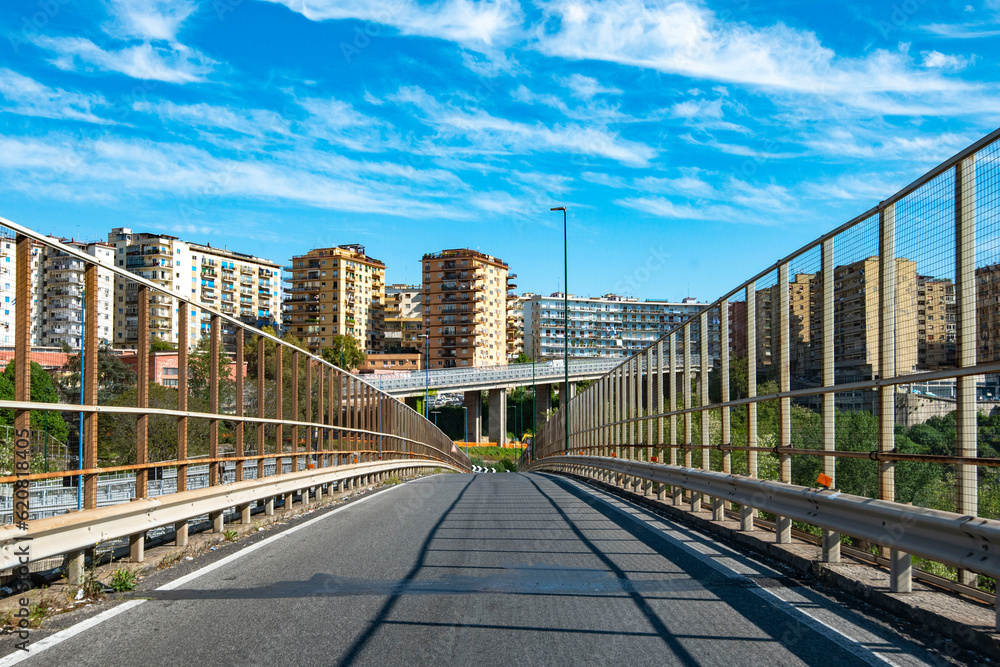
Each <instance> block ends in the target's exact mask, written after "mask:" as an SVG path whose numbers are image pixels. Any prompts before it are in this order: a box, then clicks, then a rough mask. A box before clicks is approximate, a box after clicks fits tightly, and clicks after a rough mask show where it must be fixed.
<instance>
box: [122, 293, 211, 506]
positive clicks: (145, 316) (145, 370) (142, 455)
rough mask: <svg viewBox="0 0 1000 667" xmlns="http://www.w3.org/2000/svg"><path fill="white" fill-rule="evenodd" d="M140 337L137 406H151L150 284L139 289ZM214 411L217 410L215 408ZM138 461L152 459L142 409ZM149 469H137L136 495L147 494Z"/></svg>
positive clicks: (138, 423) (137, 428)
mask: <svg viewBox="0 0 1000 667" xmlns="http://www.w3.org/2000/svg"><path fill="white" fill-rule="evenodd" d="M138 300H139V304H138V307H139V311H138V338H137V340H136V361H137V362H138V363H137V364H136V371H137V372H136V375H137V377H136V381H135V384H136V394H137V399H138V400H137V403H136V407H139V408H148V407H149V288H148V287H146V286H145V285H139V290H138ZM213 412H214V410H213ZM135 433H136V436H135V437H136V443H135V462H136V464H138V465H146V464H147V463H149V414H148V413H145V412H144V413H142V414H140V415H139V416H138V417H136V424H135ZM148 480H149V469H148V468H140V469H139V470H136V471H135V497H136V498H145V497H146V495H147V493H148V489H147V481H148Z"/></svg>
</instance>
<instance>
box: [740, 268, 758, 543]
mask: <svg viewBox="0 0 1000 667" xmlns="http://www.w3.org/2000/svg"><path fill="white" fill-rule="evenodd" d="M746 303H747V312H746V318H747V321H746V328H747V356H746V362H747V397H748V398H751V399H752V398H754V397H755V396H757V283H755V282H753V281H751V282H750V283H748V284H747V288H746ZM747 447H748V448H749V450H748V451H747V453H746V455H747V475H748V476H749V477H751V478H755V477H757V452H756V450H755V449H754V448H755V447H757V403H756V402H753V401H751V402H750V403H747ZM756 517H757V508H756V507H749V506H747V505H743V506H741V507H740V530H744V531H750V530H753V529H754V519H755V518H756Z"/></svg>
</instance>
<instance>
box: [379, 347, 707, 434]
mask: <svg viewBox="0 0 1000 667" xmlns="http://www.w3.org/2000/svg"><path fill="white" fill-rule="evenodd" d="M689 362H690V363H693V364H694V366H693V367H692V370H691V372H692V373H693V374H695V375H696V374H697V373H699V372H700V363H699V357H698V354H697V353H695V354H693V355H692V357H691V360H689ZM619 363H621V359H617V358H612V359H600V358H594V359H570V361H569V389H568V395H569V396H570V397H572V396H575V395H576V383H578V382H584V381H587V380H596V379H597V378H599V377H601V376H603V375H604V374H605V373H607V372H608V371H610V370H612V369H613V368H615V367H617V366H618V364H619ZM676 363H677V369H678V370H679V371H680V370H682V369H683V364H684V359H683V355H678V357H677V360H676ZM563 368H564V366H563V362H562V361H561V360H560V361H545V362H540V363H535V364H531V363H523V364H507V365H504V366H477V367H474V368H461V369H445V370H427V371H425V372H423V373H419V372H417V373H413V374H411V375H409V376H407V377H387V378H376V379H373V380H372V383H373V384H375V385H376V386H378V388H379V389H380V390H381V391H384V392H385V393H386V394H389V395H390V396H395V397H396V398H403V399H414V398H418V397H421V396H423V395H424V392H425V391H428V390H433V391H436V392H438V393H442V394H445V393H462V394H464V397H463V401H462V403H463V406H464V407H465V408H466V409H467V410H468V417H469V432H470V435H469V439H470V441H472V442H479V435H480V433H481V432H482V419H483V415H482V402H481V401H480V394H481V392H483V391H486V392H488V393H489V399H488V400H489V425H488V429H489V431H488V434H489V440H490V441H492V442H502V441H503V440H504V439H505V438H506V435H507V432H506V424H507V402H506V398H505V396H506V392H507V390H508V389H513V388H515V387H528V386H534V387H535V388H536V391H537V394H536V400H535V413H536V414H535V419H536V421H537V422H538V423H542V422H544V421H545V415H546V413H548V412H549V410H551V409H552V394H553V393H555V394H556V395H557V396H562V395H563V392H564V391H565V389H564V387H563V385H564V384H565V373H564V370H563ZM709 370H711V364H710V365H709Z"/></svg>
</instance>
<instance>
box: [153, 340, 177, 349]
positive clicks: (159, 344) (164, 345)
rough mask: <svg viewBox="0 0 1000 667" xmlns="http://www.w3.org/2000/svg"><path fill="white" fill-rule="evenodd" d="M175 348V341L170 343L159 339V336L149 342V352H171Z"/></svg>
mask: <svg viewBox="0 0 1000 667" xmlns="http://www.w3.org/2000/svg"><path fill="white" fill-rule="evenodd" d="M176 349H177V345H176V343H171V342H170V341H166V340H161V339H159V338H154V339H153V340H151V341H150V342H149V351H150V352H173V351H174V350H176Z"/></svg>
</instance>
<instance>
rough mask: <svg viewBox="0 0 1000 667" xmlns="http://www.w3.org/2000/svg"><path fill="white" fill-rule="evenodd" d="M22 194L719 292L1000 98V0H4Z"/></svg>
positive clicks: (926, 164) (414, 277)
mask: <svg viewBox="0 0 1000 667" xmlns="http://www.w3.org/2000/svg"><path fill="white" fill-rule="evenodd" d="M0 34H2V38H0V202H2V205H0V216H3V217H7V218H10V219H12V220H14V221H16V222H19V223H21V224H25V225H28V226H30V227H32V228H34V229H37V230H39V231H43V232H46V233H55V234H61V235H66V236H75V237H77V238H86V239H94V238H103V237H104V236H105V235H106V234H107V231H108V230H109V229H110V228H111V227H117V226H130V227H133V228H135V229H138V230H155V231H161V232H164V233H170V234H174V235H177V236H180V237H182V238H185V239H188V240H192V241H197V242H211V243H212V244H213V245H227V246H229V247H230V248H233V249H237V250H240V251H243V252H250V253H253V254H256V255H260V256H263V257H267V258H270V259H274V260H276V261H279V262H282V263H284V262H285V260H287V259H288V258H289V257H290V256H291V255H293V254H298V253H302V252H305V251H306V250H308V249H309V248H312V247H316V246H325V245H333V244H340V243H363V244H365V245H366V246H367V248H368V252H369V254H371V255H372V256H375V257H378V258H380V259H382V260H383V261H385V262H386V264H387V267H388V268H387V279H388V280H389V281H390V282H419V280H420V265H419V259H420V256H421V254H422V253H424V252H428V251H435V250H440V249H443V248H447V247H472V248H479V249H480V250H482V251H484V252H488V253H490V254H494V255H497V256H499V257H501V258H502V259H504V260H505V261H507V262H508V264H510V266H511V270H512V271H513V272H515V273H517V274H518V275H519V279H518V285H519V287H518V289H519V291H526V290H533V291H541V292H545V293H548V292H552V291H556V290H557V289H560V288H561V286H562V262H561V259H562V228H561V222H562V220H561V217H560V216H559V215H558V214H555V213H550V212H549V208H550V207H551V206H558V205H565V206H567V207H569V210H570V225H571V227H570V244H569V252H570V257H571V266H570V276H569V283H570V291H572V292H574V293H576V294H582V295H599V294H604V293H607V292H611V291H616V292H618V293H626V294H629V295H632V296H637V297H640V298H671V299H679V298H682V297H684V296H687V295H688V294H690V295H691V296H695V297H698V298H701V299H705V300H708V299H711V298H715V297H716V296H718V295H719V294H721V293H723V292H724V291H726V290H727V289H728V288H730V287H731V286H733V285H735V284H738V283H739V282H742V281H743V280H744V279H746V278H748V277H750V276H751V275H753V274H754V273H756V272H757V271H758V270H760V269H761V268H763V267H765V266H767V265H768V264H770V263H771V262H773V261H774V260H776V259H778V258H779V257H780V256H783V255H785V254H787V253H788V252H790V251H792V250H794V249H795V248H797V247H798V246H800V245H802V244H804V243H805V242H807V241H809V240H811V239H812V238H814V237H816V236H818V235H819V234H821V233H822V232H824V231H826V230H828V229H830V228H832V227H834V226H835V225H837V224H839V223H841V222H844V221H846V220H847V219H849V218H851V217H853V216H854V215H856V214H857V213H860V212H862V211H864V210H866V209H868V208H869V207H871V206H872V205H874V204H876V203H877V202H878V201H879V200H881V199H884V198H885V197H886V196H887V195H889V194H891V193H893V192H895V191H896V190H898V189H899V188H900V187H902V186H904V185H906V184H907V183H909V182H911V181H912V180H913V179H915V178H916V177H917V176H919V175H920V174H922V173H923V172H925V171H926V170H927V169H929V168H930V167H932V166H934V165H935V164H937V163H939V162H941V161H942V160H944V159H945V158H947V157H949V156H951V155H952V154H954V153H955V152H957V151H958V150H959V149H961V148H962V147H964V146H966V145H968V144H970V143H972V142H973V141H975V140H976V139H978V138H979V137H980V136H982V135H984V134H986V133H988V132H990V131H992V130H994V129H996V127H997V126H998V125H1000V91H998V86H997V81H998V65H1000V61H998V56H1000V39H997V38H998V37H1000V0H987V1H986V2H981V1H977V2H972V3H967V2H949V1H944V2H938V1H934V2H931V1H930V0H895V1H894V2H863V3H862V2H858V3H853V4H837V3H803V2H789V1H787V0H785V1H773V2H772V1H766V0H721V1H719V2H707V3H703V2H693V1H685V0H680V1H675V2H652V1H647V2H642V1H639V0H601V1H600V2H597V1H596V0H594V1H591V0H575V1H561V0H551V1H550V0H537V1H534V2H529V1H527V0H525V1H524V2H516V1H514V0H495V1H492V2H491V1H482V2H472V1H469V0H440V1H439V2H432V3H425V2H416V1H414V0H368V1H366V2H357V1H353V0H211V1H209V0H205V1H204V2H195V1H194V0H103V1H102V0H90V1H85V0H13V1H12V0H5V2H4V9H3V11H2V14H0Z"/></svg>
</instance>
